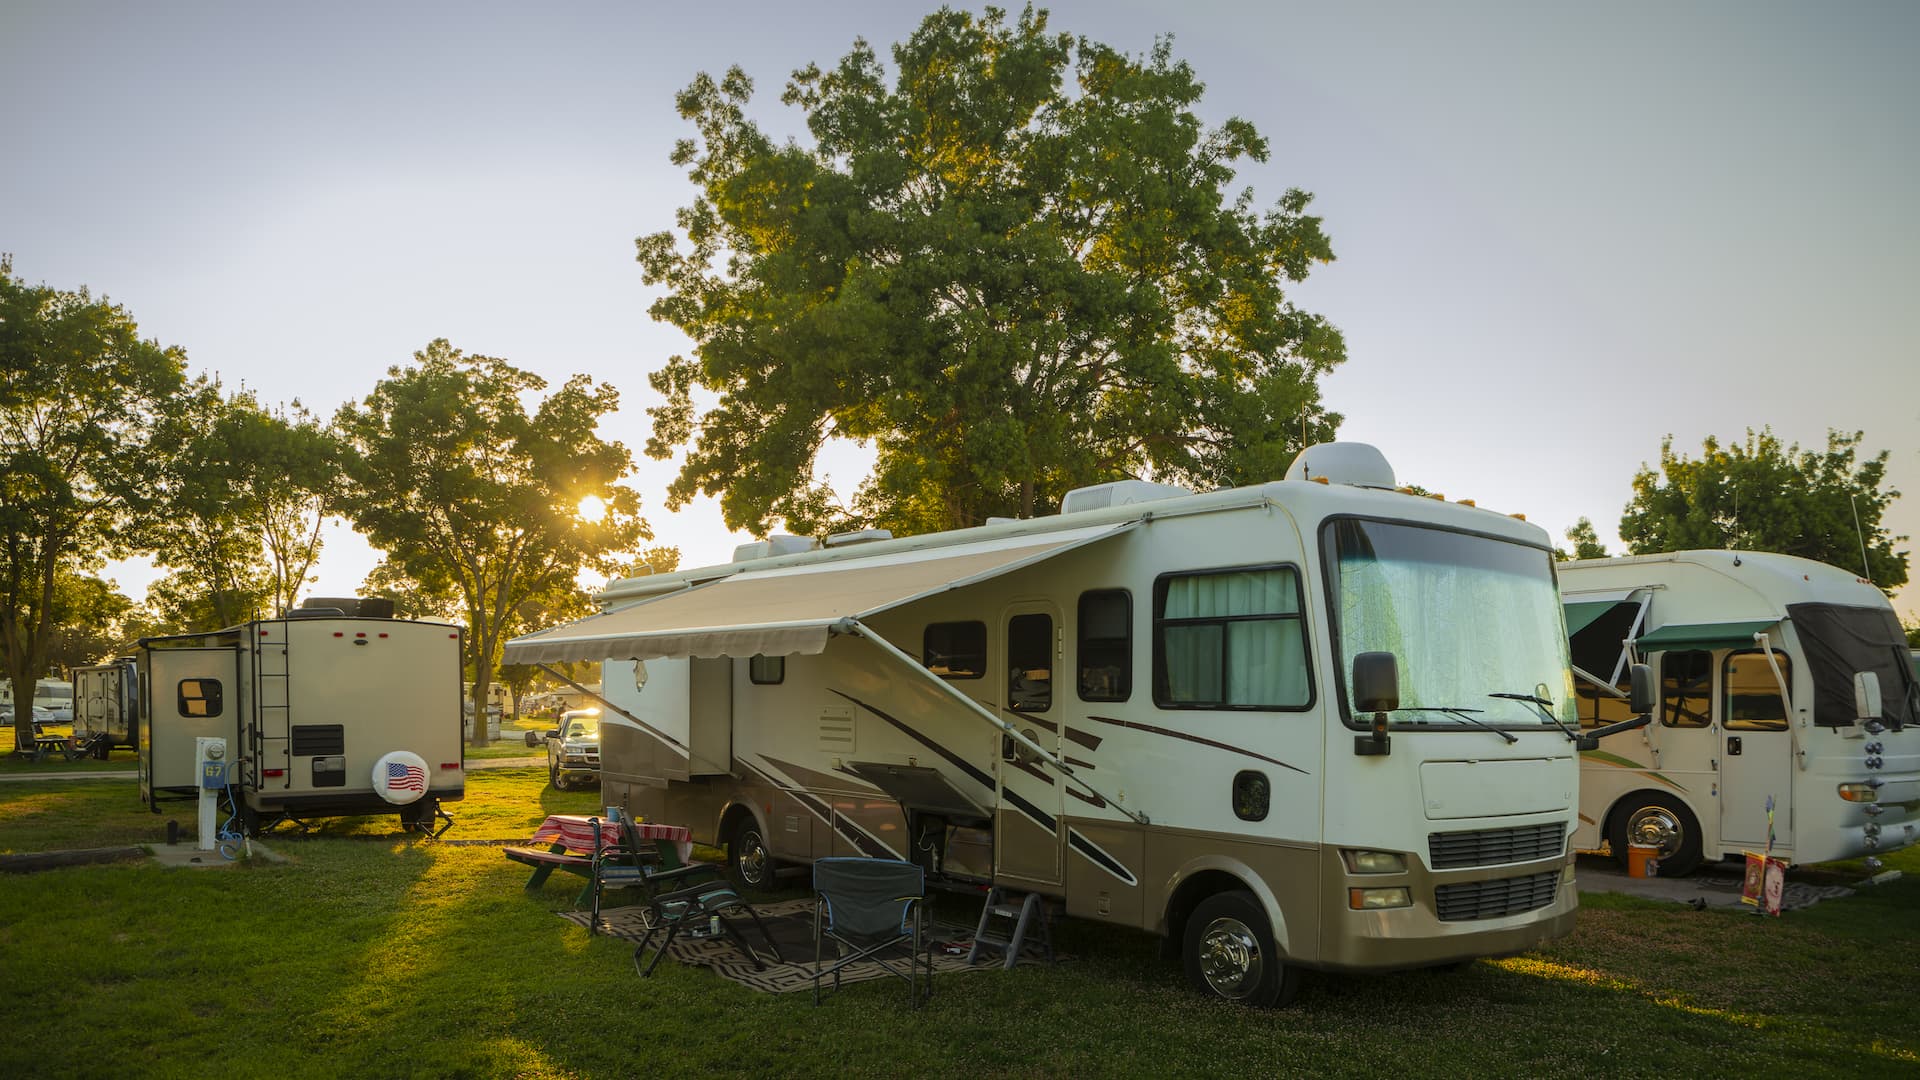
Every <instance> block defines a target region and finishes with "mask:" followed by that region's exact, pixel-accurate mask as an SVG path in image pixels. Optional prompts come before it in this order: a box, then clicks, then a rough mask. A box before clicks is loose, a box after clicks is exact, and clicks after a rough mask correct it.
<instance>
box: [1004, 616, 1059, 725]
mask: <svg viewBox="0 0 1920 1080" xmlns="http://www.w3.org/2000/svg"><path fill="white" fill-rule="evenodd" d="M1007 704H1008V705H1010V706H1011V707H1013V708H1015V709H1018V710H1019V711H1021V712H1045V711H1047V710H1048V709H1051V708H1053V616H1051V615H1041V614H1034V615H1015V616H1014V617H1013V618H1011V619H1008V620H1007Z"/></svg>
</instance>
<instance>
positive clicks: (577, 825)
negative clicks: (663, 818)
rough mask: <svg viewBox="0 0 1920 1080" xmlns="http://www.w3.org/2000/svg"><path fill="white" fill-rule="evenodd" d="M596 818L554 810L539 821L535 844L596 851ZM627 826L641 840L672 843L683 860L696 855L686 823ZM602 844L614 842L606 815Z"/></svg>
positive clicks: (603, 822) (634, 824)
mask: <svg viewBox="0 0 1920 1080" xmlns="http://www.w3.org/2000/svg"><path fill="white" fill-rule="evenodd" d="M593 822H594V819H593V818H591V817H588V816H586V815H583V814H552V815H549V816H548V817H547V820H545V821H543V822H541V823H540V827H539V828H538V829H535V830H534V832H533V842H534V843H536V844H561V845H564V846H565V847H566V849H567V850H568V851H578V852H580V853H582V854H586V853H589V852H591V851H593ZM627 827H628V828H629V829H631V830H632V831H633V834H634V836H635V837H636V838H637V839H641V840H664V841H667V842H668V843H671V844H672V845H673V846H674V847H675V848H676V849H677V850H678V852H679V854H680V861H681V862H683V863H684V862H687V861H688V860H690V859H692V858H693V839H692V837H691V835H690V834H689V833H688V832H687V827H686V826H685V825H658V824H654V823H653V822H645V821H642V822H629V823H628V825H627ZM600 839H601V844H602V846H611V845H612V844H613V843H614V836H613V829H612V828H610V827H608V825H607V823H606V822H605V820H604V819H603V820H602V821H601V824H600Z"/></svg>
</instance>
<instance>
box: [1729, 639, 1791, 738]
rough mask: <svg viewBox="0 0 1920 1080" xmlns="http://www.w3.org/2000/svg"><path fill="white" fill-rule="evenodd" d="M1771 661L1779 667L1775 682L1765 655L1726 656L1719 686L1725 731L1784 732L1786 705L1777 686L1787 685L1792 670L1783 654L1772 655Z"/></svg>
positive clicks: (1743, 653)
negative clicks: (1724, 715)
mask: <svg viewBox="0 0 1920 1080" xmlns="http://www.w3.org/2000/svg"><path fill="white" fill-rule="evenodd" d="M1773 659H1774V663H1777V664H1779V665H1780V678H1779V680H1777V681H1776V680H1775V679H1774V677H1773V668H1772V667H1771V666H1769V665H1768V663H1767V654H1766V653H1760V652H1742V653H1734V654H1733V655H1731V656H1729V657H1727V668H1726V673H1725V674H1724V675H1723V676H1721V682H1720V685H1721V688H1722V689H1721V696H1722V697H1723V698H1724V699H1725V701H1726V713H1727V715H1726V717H1725V725H1726V729H1727V730H1728V731H1785V730H1787V703H1786V701H1785V700H1783V699H1782V698H1781V696H1780V685H1781V683H1789V684H1790V683H1791V680H1792V679H1793V669H1792V668H1791V667H1790V666H1788V665H1789V661H1788V659H1787V657H1786V655H1785V654H1783V653H1774V654H1773Z"/></svg>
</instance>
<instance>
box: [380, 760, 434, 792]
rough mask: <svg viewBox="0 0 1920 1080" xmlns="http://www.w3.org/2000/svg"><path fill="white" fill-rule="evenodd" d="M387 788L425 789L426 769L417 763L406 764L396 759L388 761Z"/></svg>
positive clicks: (392, 789) (399, 789)
mask: <svg viewBox="0 0 1920 1080" xmlns="http://www.w3.org/2000/svg"><path fill="white" fill-rule="evenodd" d="M387 790H389V791H425V790H427V770H425V769H423V768H421V767H420V766H418V765H406V764H402V763H401V762H398V761H391V762H388V763H387Z"/></svg>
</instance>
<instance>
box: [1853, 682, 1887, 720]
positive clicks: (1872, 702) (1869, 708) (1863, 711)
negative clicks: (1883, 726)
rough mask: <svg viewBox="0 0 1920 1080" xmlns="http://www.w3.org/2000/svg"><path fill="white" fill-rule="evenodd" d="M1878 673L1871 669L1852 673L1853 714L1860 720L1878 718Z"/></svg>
mask: <svg viewBox="0 0 1920 1080" xmlns="http://www.w3.org/2000/svg"><path fill="white" fill-rule="evenodd" d="M1881 704H1882V702H1881V700H1880V675H1879V673H1878V672H1873V671H1856V672H1854V673H1853V715H1855V716H1857V717H1859V718H1860V719H1861V720H1878V719H1880V709H1881Z"/></svg>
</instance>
